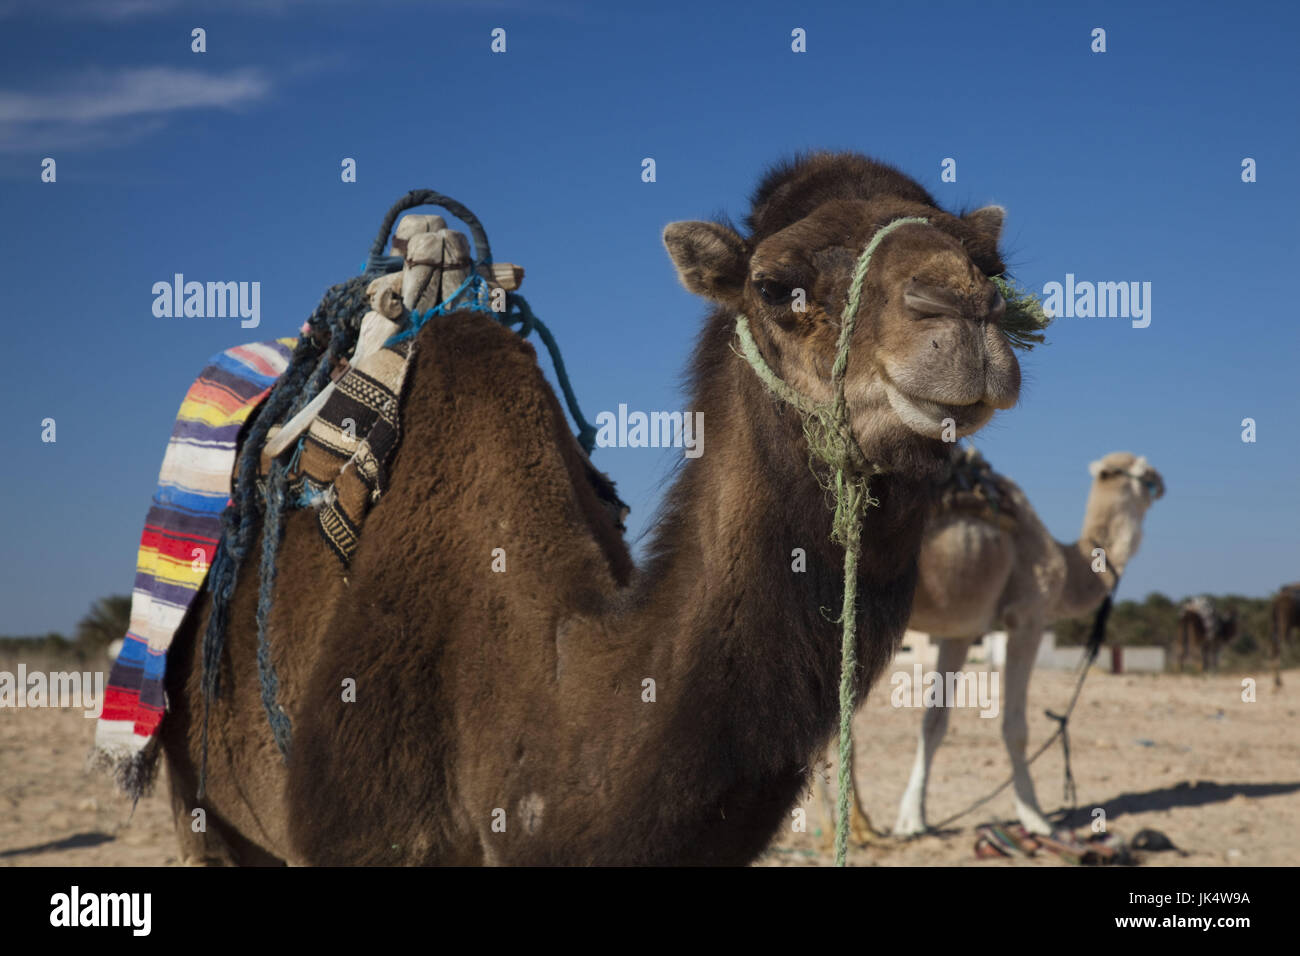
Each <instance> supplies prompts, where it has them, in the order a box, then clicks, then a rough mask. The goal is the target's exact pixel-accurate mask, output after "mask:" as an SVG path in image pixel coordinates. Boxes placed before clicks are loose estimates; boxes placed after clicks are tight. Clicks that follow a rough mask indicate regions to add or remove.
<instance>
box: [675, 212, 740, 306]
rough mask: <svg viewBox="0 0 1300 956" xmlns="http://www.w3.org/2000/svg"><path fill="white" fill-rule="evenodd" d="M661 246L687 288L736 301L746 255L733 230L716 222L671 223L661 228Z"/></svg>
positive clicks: (728, 302) (717, 299) (715, 298)
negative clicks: (670, 258)
mask: <svg viewBox="0 0 1300 956" xmlns="http://www.w3.org/2000/svg"><path fill="white" fill-rule="evenodd" d="M664 245H665V246H666V247H667V248H668V255H669V256H671V257H672V260H673V265H675V266H676V267H677V278H679V279H681V280H682V285H684V286H686V288H687V289H689V290H690V291H691V292H694V293H695V294H696V295H700V296H704V298H706V299H712V300H713V301H714V302H721V303H723V304H726V305H735V304H737V303H738V302H739V300H740V293H741V290H742V289H743V288H744V287H745V276H746V260H747V254H746V249H745V240H744V239H742V238H741V237H740V236H739V235H738V234H737V233H736V232H735V231H733V230H731V229H728V228H727V227H726V226H720V225H718V224H717V223H716V222H674V223H670V224H669V225H668V227H667V228H666V229H664Z"/></svg>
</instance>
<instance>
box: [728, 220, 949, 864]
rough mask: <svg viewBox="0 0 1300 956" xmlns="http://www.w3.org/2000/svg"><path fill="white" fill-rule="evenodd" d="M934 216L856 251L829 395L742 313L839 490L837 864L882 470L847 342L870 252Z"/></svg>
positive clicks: (740, 331)
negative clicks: (876, 484) (867, 519)
mask: <svg viewBox="0 0 1300 956" xmlns="http://www.w3.org/2000/svg"><path fill="white" fill-rule="evenodd" d="M928 223H929V220H928V219H921V218H919V217H916V216H908V217H906V218H903V219H895V220H894V221H893V222H891V223H888V224H887V225H885V226H882V227H881V228H880V229H878V230H876V233H875V235H873V236H872V237H871V241H870V242H868V243H867V246H866V248H865V249H863V250H862V254H861V255H860V256H858V262H857V266H856V267H855V268H854V270H853V279H852V281H850V283H849V294H848V300H847V301H846V302H845V304H844V312H843V315H842V316H841V318H840V336H839V341H838V343H837V345H836V350H835V364H834V365H833V366H831V392H832V396H831V400H830V401H829V402H821V403H819V402H814V401H813V400H812V399H810V398H808V397H807V396H806V395H802V394H800V393H799V392H798V391H797V390H796V389H794V388H792V387H791V386H790V384H789V383H787V382H784V381H782V380H781V377H780V376H778V375H777V374H776V372H774V371H773V370H772V367H771V366H770V365H768V364H767V362H766V361H765V360H764V358H763V355H762V353H761V352H760V351H759V348H758V344H757V343H756V342H755V341H754V337H753V335H752V334H751V333H750V331H749V320H748V319H747V318H745V316H744V315H737V316H736V336H737V338H739V339H740V354H741V355H742V356H743V357H744V359H745V360H746V361H747V362H748V363H749V364H750V367H751V368H753V370H754V373H755V374H756V375H757V376H758V378H759V381H761V382H762V383H763V385H764V386H766V387H767V389H768V390H769V391H770V392H772V394H773V395H775V396H776V397H777V398H779V399H781V400H782V401H784V402H785V403H786V404H788V405H791V406H793V407H794V408H795V409H796V410H797V411H798V412H799V414H800V416H801V417H802V419H803V432H804V438H805V439H806V440H807V442H808V450H809V452H810V453H811V454H812V456H813V457H814V458H816V459H818V460H820V461H821V462H822V464H824V465H825V466H826V467H827V468H828V469H829V471H830V476H829V480H828V481H827V482H826V483H824V484H823V487H825V488H827V490H829V491H832V492H834V495H835V514H834V517H833V518H832V519H831V540H833V541H835V542H836V543H837V544H839V545H841V546H842V547H843V548H844V604H843V607H842V609H841V612H840V625H841V628H842V639H841V643H840V700H839V703H840V722H839V730H840V736H839V806H838V808H837V812H836V817H835V865H836V866H844V863H845V859H846V857H847V856H848V837H849V830H848V820H849V793H850V790H851V786H852V781H851V780H850V777H849V765H850V762H851V761H850V757H851V755H852V752H853V705H854V703H855V700H856V696H857V695H856V683H857V681H856V676H857V667H858V645H857V630H858V623H857V598H858V593H857V592H858V557H859V555H860V554H861V552H862V519H863V515H864V514H865V513H866V510H867V508H868V507H869V506H872V505H876V506H879V504H880V502H879V501H877V500H876V499H874V498H872V497H871V489H870V486H869V481H870V479H871V476H872V475H877V474H881V473H882V471H883V469H881V467H880V466H879V465H877V464H876V463H874V462H872V461H869V460H868V459H867V457H866V455H865V454H864V453H863V451H862V448H861V446H859V445H858V442H857V439H855V438H854V437H853V429H852V423H851V422H850V419H849V407H848V401H847V400H846V399H845V397H844V382H845V376H846V373H847V372H848V366H849V344H850V342H851V341H852V339H853V329H854V327H855V326H856V325H857V320H858V306H859V304H860V303H861V301H862V286H863V284H864V283H865V281H866V278H867V269H869V268H870V267H871V257H872V255H873V254H874V253H875V251H876V248H877V247H878V246H879V245H880V243H881V242H882V241H884V239H885V237H886V236H888V235H889V234H890V233H891V232H893V231H894V230H896V229H899V228H901V227H903V226H909V225H914V224H920V225H925V224H928Z"/></svg>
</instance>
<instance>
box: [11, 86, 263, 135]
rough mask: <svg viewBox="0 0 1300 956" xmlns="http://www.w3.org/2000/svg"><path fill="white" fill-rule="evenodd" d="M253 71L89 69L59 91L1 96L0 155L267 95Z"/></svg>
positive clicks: (133, 131)
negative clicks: (0, 151)
mask: <svg viewBox="0 0 1300 956" xmlns="http://www.w3.org/2000/svg"><path fill="white" fill-rule="evenodd" d="M270 89H271V83H270V80H269V79H268V78H267V77H266V76H265V75H264V74H263V73H262V72H261V71H260V70H256V69H241V70H233V71H230V72H226V73H207V72H203V71H201V70H180V69H175V68H172V67H145V68H137V69H122V70H116V71H111V72H106V71H100V70H96V71H90V72H86V73H83V74H81V75H79V76H78V77H76V78H75V79H74V80H72V81H71V82H68V83H66V84H64V85H63V86H62V87H61V88H59V89H46V90H33V91H12V90H0V150H4V151H12V150H16V149H22V150H30V149H44V148H51V147H53V146H58V147H60V148H65V149H66V148H70V147H77V146H81V147H92V146H97V145H103V144H105V143H108V142H113V141H115V140H117V139H118V137H119V134H120V135H121V137H122V138H135V136H138V135H140V133H141V131H148V130H150V129H154V128H157V127H158V126H159V125H161V121H162V120H163V119H164V118H165V117H166V116H167V115H168V114H174V113H178V112H183V111H187V110H200V109H236V108H239V107H242V106H247V105H249V104H252V103H255V102H257V101H258V100H261V99H263V98H265V97H266V95H267V94H268V93H269V92H270Z"/></svg>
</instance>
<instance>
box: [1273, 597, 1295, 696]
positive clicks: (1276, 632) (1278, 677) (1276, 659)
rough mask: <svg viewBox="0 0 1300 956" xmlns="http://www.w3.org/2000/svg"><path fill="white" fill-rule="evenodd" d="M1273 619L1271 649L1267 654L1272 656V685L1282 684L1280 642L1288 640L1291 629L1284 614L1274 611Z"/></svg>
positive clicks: (1279, 685)
mask: <svg viewBox="0 0 1300 956" xmlns="http://www.w3.org/2000/svg"><path fill="white" fill-rule="evenodd" d="M1274 618H1275V619H1274V621H1273V628H1272V630H1273V634H1272V638H1273V650H1272V653H1271V654H1270V655H1269V656H1270V657H1272V658H1273V686H1274V687H1281V686H1282V643H1283V642H1284V641H1288V642H1289V640H1290V637H1291V633H1290V631H1291V629H1290V627H1289V623H1288V621H1287V619H1286V617H1285V616H1284V615H1282V614H1281V613H1276V614H1275V615H1274Z"/></svg>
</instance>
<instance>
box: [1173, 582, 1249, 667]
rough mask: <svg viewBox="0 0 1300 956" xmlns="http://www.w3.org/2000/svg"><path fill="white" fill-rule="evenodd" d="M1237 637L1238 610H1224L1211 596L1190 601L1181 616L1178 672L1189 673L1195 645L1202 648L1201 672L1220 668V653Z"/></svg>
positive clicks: (1183, 608)
mask: <svg viewBox="0 0 1300 956" xmlns="http://www.w3.org/2000/svg"><path fill="white" fill-rule="evenodd" d="M1236 636H1237V609H1236V608H1235V607H1234V608H1229V609H1228V610H1227V611H1222V610H1220V609H1219V607H1218V606H1217V605H1216V604H1215V603H1214V599H1213V598H1211V597H1209V595H1205V594H1202V595H1200V596H1199V597H1194V598H1190V599H1189V600H1187V601H1186V602H1184V603H1183V606H1182V608H1181V609H1180V611H1179V614H1178V641H1179V645H1180V647H1179V652H1178V670H1179V671H1180V672H1181V671H1185V670H1187V655H1188V653H1189V652H1190V651H1191V649H1192V647H1193V645H1195V646H1198V647H1200V649H1201V671H1202V673H1206V674H1208V673H1210V672H1211V671H1216V670H1218V669H1219V654H1220V653H1221V652H1222V651H1223V648H1224V647H1225V646H1226V645H1227V644H1229V643H1230V642H1231V641H1232V640H1233V638H1235V637H1236Z"/></svg>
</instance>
